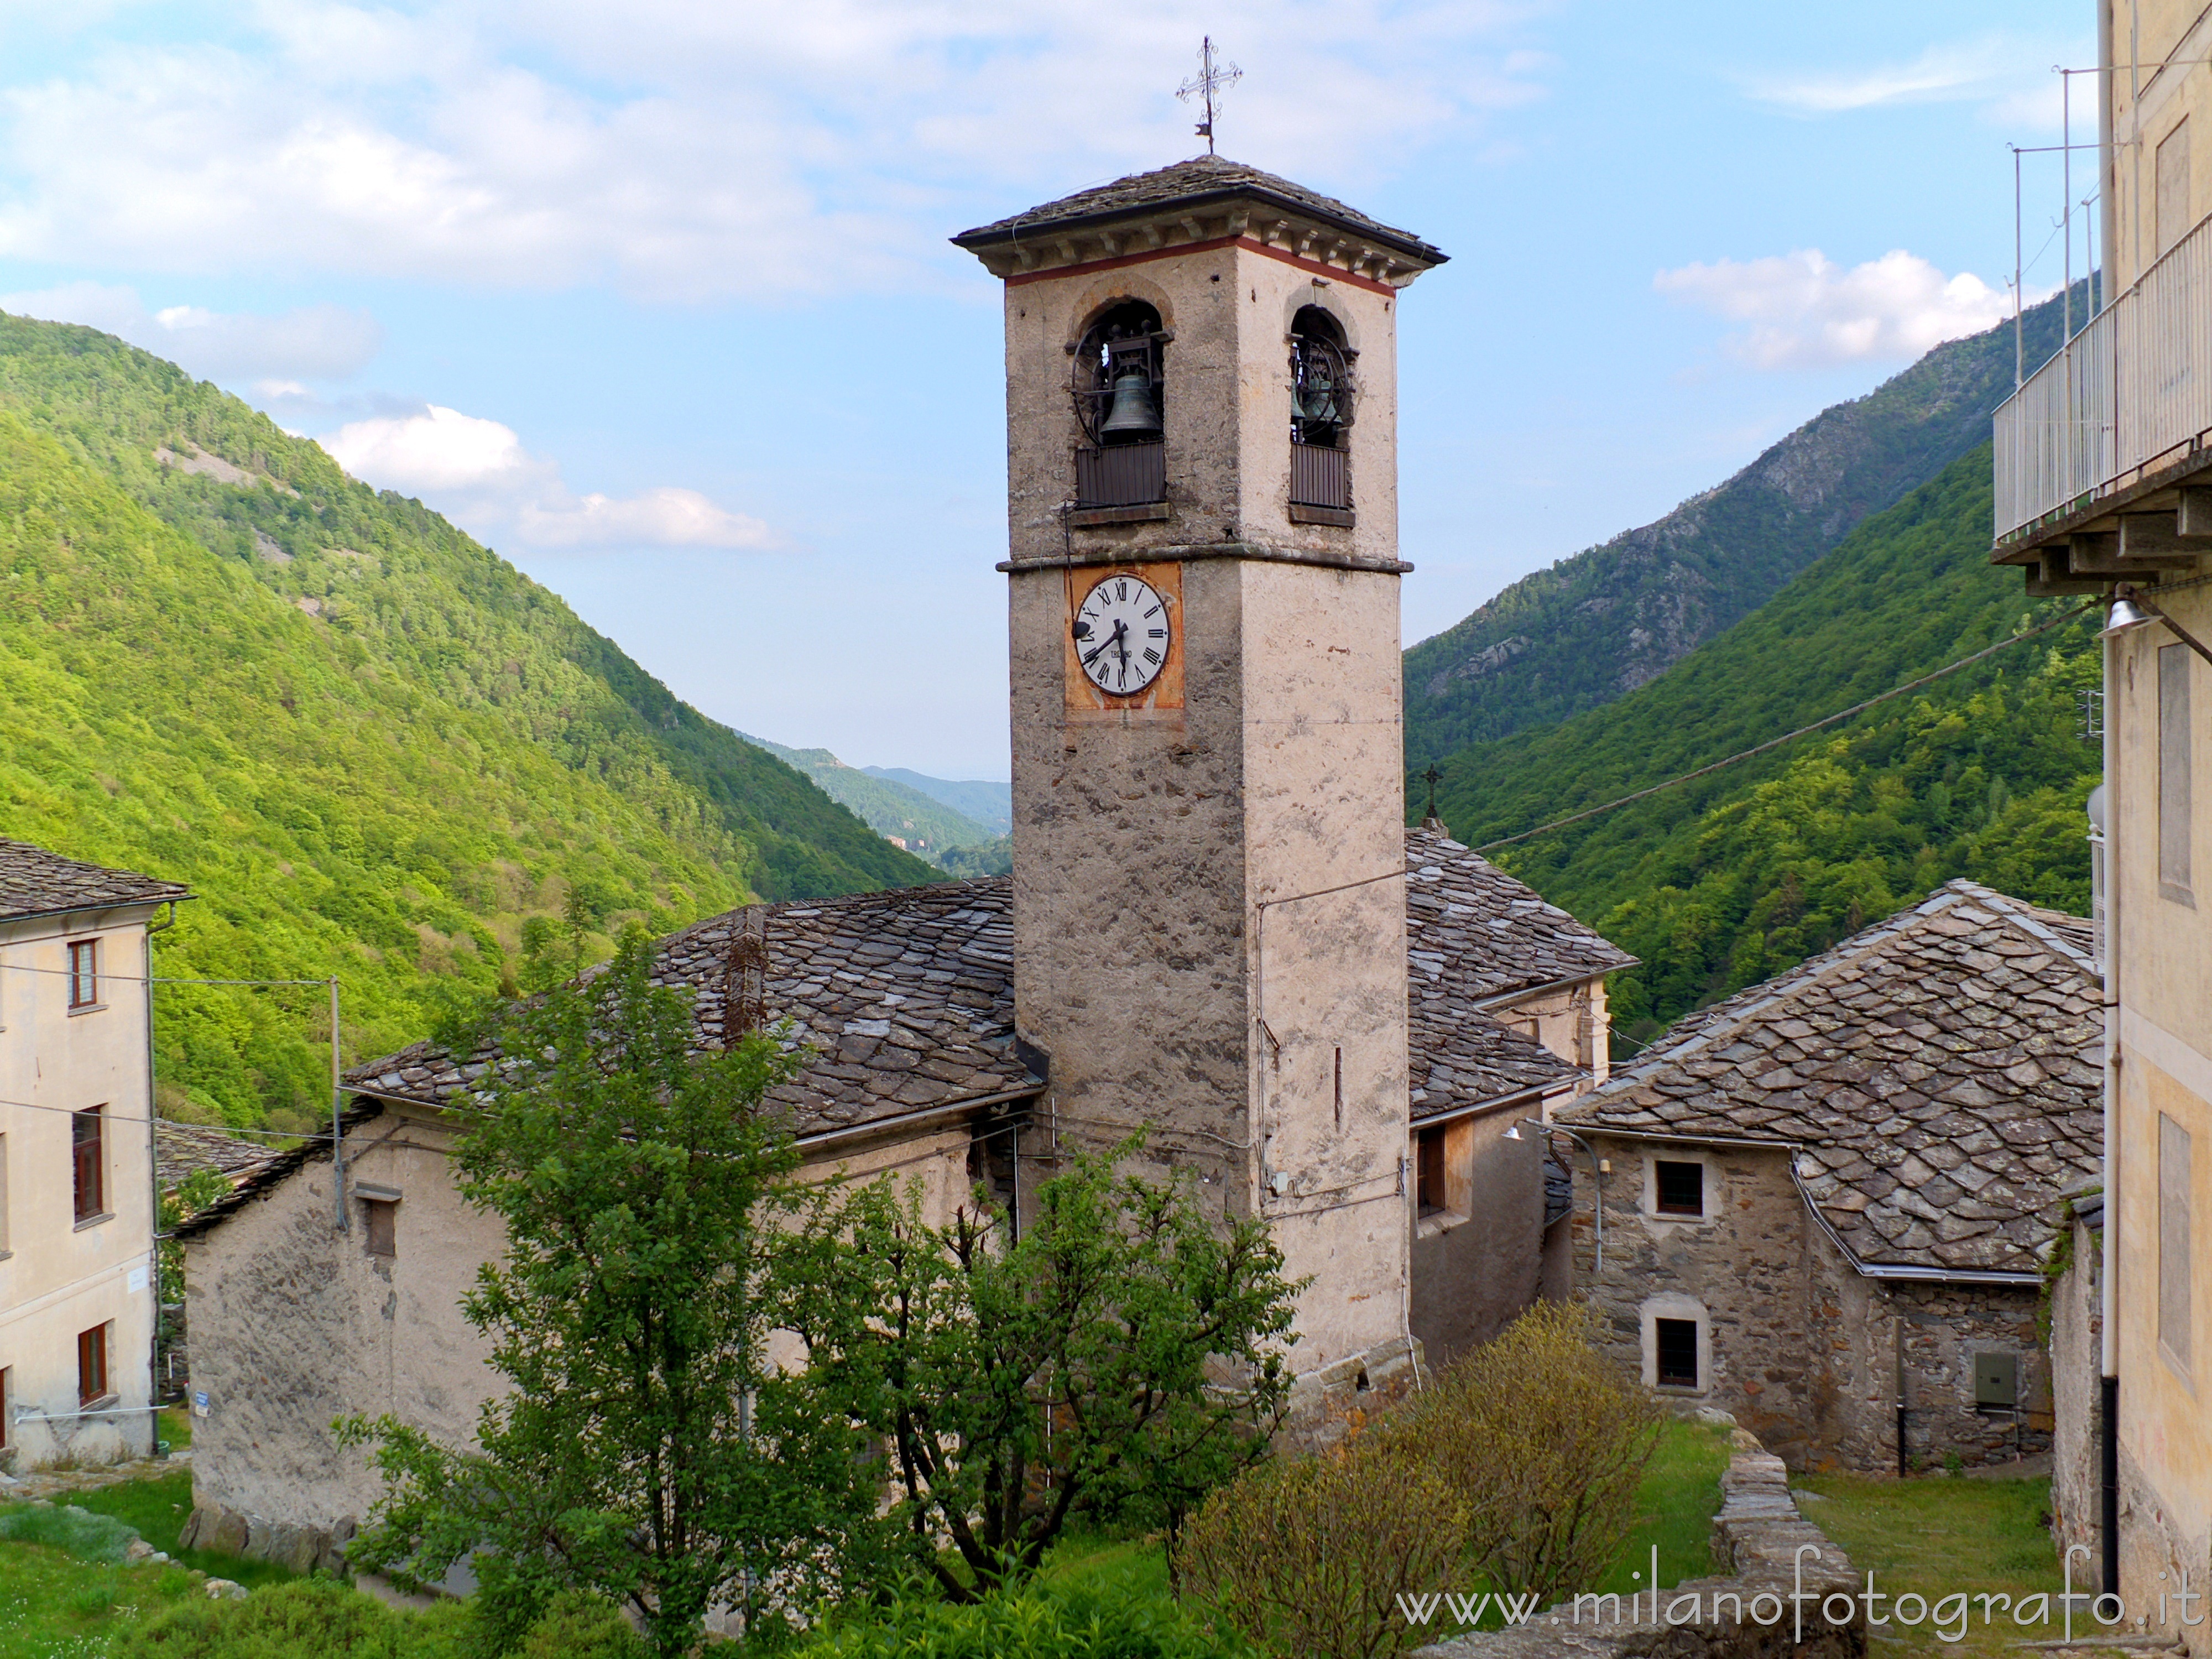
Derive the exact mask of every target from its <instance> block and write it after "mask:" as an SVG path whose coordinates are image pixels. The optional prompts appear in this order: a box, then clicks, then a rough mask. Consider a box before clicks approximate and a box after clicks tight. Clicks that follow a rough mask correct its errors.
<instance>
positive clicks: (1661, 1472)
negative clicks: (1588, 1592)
mask: <svg viewBox="0 0 2212 1659" xmlns="http://www.w3.org/2000/svg"><path fill="white" fill-rule="evenodd" d="M1728 1466H1729V1431H1727V1430H1726V1429H1717V1428H1714V1427H1713V1426H1712V1425H1710V1424H1705V1423H1695V1422H1686V1421H1676V1422H1670V1423H1668V1424H1667V1425H1665V1426H1664V1427H1663V1428H1662V1430H1661V1431H1660V1436H1659V1449H1658V1451H1657V1452H1656V1453H1655V1454H1654V1455H1653V1456H1652V1459H1651V1465H1650V1468H1647V1469H1645V1470H1644V1484H1643V1485H1642V1486H1638V1488H1637V1489H1636V1517H1637V1518H1636V1530H1635V1531H1633V1532H1632V1533H1630V1534H1628V1542H1627V1543H1626V1545H1624V1546H1623V1547H1622V1548H1621V1552H1620V1560H1619V1561H1618V1562H1617V1563H1615V1564H1614V1565H1613V1571H1611V1572H1609V1573H1607V1575H1606V1576H1605V1577H1604V1578H1603V1579H1601V1580H1600V1581H1599V1583H1598V1585H1597V1590H1598V1593H1599V1594H1600V1595H1603V1594H1605V1593H1606V1592H1607V1591H1613V1590H1617V1591H1619V1592H1620V1594H1621V1595H1623V1596H1626V1595H1628V1594H1629V1593H1630V1592H1631V1591H1632V1590H1642V1589H1650V1588H1651V1553H1652V1551H1654V1550H1655V1549H1656V1550H1657V1551H1658V1552H1659V1577H1658V1582H1659V1583H1660V1585H1661V1586H1662V1588H1663V1587H1665V1586H1667V1585H1669V1584H1679V1583H1681V1582H1682V1581H1683V1580H1684V1579H1686V1578H1702V1577H1705V1575H1706V1574H1708V1573H1710V1572H1711V1571H1713V1516H1716V1515H1717V1514H1719V1513H1720V1507H1721V1476H1722V1475H1723V1474H1726V1473H1727V1472H1728Z"/></svg>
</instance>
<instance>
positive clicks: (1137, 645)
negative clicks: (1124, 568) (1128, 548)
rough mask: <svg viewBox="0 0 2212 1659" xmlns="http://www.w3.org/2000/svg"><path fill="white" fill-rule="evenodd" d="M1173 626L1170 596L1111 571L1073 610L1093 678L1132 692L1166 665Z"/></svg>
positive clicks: (1118, 693)
mask: <svg viewBox="0 0 2212 1659" xmlns="http://www.w3.org/2000/svg"><path fill="white" fill-rule="evenodd" d="M1170 627H1171V624H1170V622H1169V621H1168V607H1167V601H1166V600H1164V599H1161V598H1160V596H1159V593H1158V591H1157V590H1155V589H1154V588H1153V586H1152V584H1151V583H1150V582H1147V581H1145V580H1141V579H1139V578H1138V577H1135V576H1109V577H1107V578H1106V580H1103V581H1102V582H1100V583H1099V584H1098V585H1097V586H1096V587H1094V588H1092V589H1091V592H1090V595H1089V597H1087V598H1086V599H1085V600H1084V601H1083V608H1082V609H1081V610H1079V611H1077V612H1076V613H1075V623H1074V632H1075V654H1076V657H1077V659H1078V660H1079V661H1080V662H1081V663H1082V665H1083V672H1084V674H1085V677H1086V678H1088V679H1089V680H1090V681H1091V684H1093V685H1095V686H1097V688H1098V689H1099V690H1101V691H1103V692H1105V693H1107V694H1108V695H1109V696H1115V697H1133V696H1137V695H1138V694H1139V692H1141V691H1142V690H1144V689H1145V688H1146V686H1148V685H1150V684H1152V682H1153V681H1154V680H1156V679H1158V678H1159V674H1160V670H1161V669H1163V668H1164V667H1166V666H1167V661H1168V645H1169V641H1170V638H1171V637H1172V636H1171V635H1170V631H1169V630H1170Z"/></svg>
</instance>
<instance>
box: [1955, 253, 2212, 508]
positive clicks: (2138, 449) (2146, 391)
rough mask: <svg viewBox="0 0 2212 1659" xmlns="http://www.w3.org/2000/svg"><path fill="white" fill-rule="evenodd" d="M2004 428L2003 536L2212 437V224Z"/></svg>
mask: <svg viewBox="0 0 2212 1659" xmlns="http://www.w3.org/2000/svg"><path fill="white" fill-rule="evenodd" d="M1995 425H1996V432H1995V437H1996V533H1997V534H1998V535H1999V536H2000V537H2003V536H2008V535H2010V534H2011V533H2012V532H2014V531H2015V530H2018V529H2020V528H2021V526H2024V525H2029V524H2033V522H2034V521H2035V520H2038V519H2041V518H2044V517H2045V516H2047V515H2048V514H2051V513H2056V512H2058V511H2059V510H2061V509H2062V508H2066V507H2073V506H2075V505H2076V504H2082V503H2086V502H2087V501H2093V500H2095V499H2096V498H2097V497H2099V496H2100V495H2106V494H2109V493H2110V492H2111V491H2112V490H2113V489H2117V488H2118V487H2120V486H2121V485H2123V484H2125V483H2129V482H2130V481H2131V480H2132V479H2133V478H2135V477H2137V476H2139V475H2140V474H2141V473H2142V471H2144V470H2145V469H2146V468H2148V467H2149V466H2150V465H2153V464H2154V463H2156V462H2159V461H2161V460H2164V459H2179V453H2177V452H2182V451H2185V450H2187V449H2189V448H2191V447H2197V446H2198V445H2200V444H2201V443H2202V442H2203V441H2204V440H2205V439H2206V438H2207V437H2208V436H2212V219H2208V220H2206V221H2205V222H2203V224H2200V225H2198V226H2197V228H2196V229H2194V230H2192V231H2191V232H2190V233H2189V234H2187V235H2186V236H2185V237H2183V238H2182V239H2181V240H2179V242H2176V243H2175V244H2174V245H2173V246H2172V247H2171V248H2169V249H2168V250H2167V251H2166V254H2165V256H2164V257H2163V258H2160V260H2159V261H2158V263H2157V264H2154V265H2153V266H2151V267H2150V269H2149V270H2146V271H2144V272H2143V274H2142V278H2141V279H2140V280H2139V281H2137V282H2136V284H2135V286H2134V287H2132V288H2130V289H2128V290H2127V292H2126V293H2124V294H2122V295H2119V296H2118V297H2117V298H2116V299H2115V300H2113V301H2112V304H2111V305H2109V306H2107V307H2106V308H2105V309H2104V310H2103V311H2102V312H2100V313H2098V315H2097V316H2096V318H2095V319H2093V320H2092V321H2091V322H2090V324H2089V325H2088V326H2087V327H2086V328H2084V329H2083V330H2082V331H2081V332H2080V333H2079V334H2077V335H2075V337H2073V339H2071V340H2069V342H2068V343H2066V345H2065V346H2064V347H2063V349H2061V350H2060V351H2059V353H2058V355H2057V356H2055V357H2053V358H2052V359H2051V361H2050V362H2047V363H2045V365H2044V366H2043V367H2042V368H2039V369H2038V370H2036V372H2035V373H2034V374H2032V375H2030V376H2029V377H2028V379H2027V384H2026V385H2024V386H2021V388H2020V390H2019V391H2017V392H2014V393H2013V395H2012V396H2011V397H2009V398H2007V399H2006V400H2005V401H2004V402H2003V403H2002V404H1999V405H1998V407H1997V412H1996V422H1995Z"/></svg>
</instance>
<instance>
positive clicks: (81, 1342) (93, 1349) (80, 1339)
mask: <svg viewBox="0 0 2212 1659" xmlns="http://www.w3.org/2000/svg"><path fill="white" fill-rule="evenodd" d="M106 1397H107V1327H106V1326H105V1325H94V1327H93V1328H91V1329H90V1330H88V1331H79V1332H78V1333H77V1334H76V1403H77V1404H78V1405H79V1406H80V1407H84V1406H89V1405H91V1404H92V1402H93V1401H95V1400H105V1399H106Z"/></svg>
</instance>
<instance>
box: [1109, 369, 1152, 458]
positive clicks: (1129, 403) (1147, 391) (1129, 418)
mask: <svg viewBox="0 0 2212 1659" xmlns="http://www.w3.org/2000/svg"><path fill="white" fill-rule="evenodd" d="M1098 435H1099V437H1100V438H1101V439H1103V441H1106V442H1108V443H1109V444H1127V443H1138V442H1144V441H1151V440H1153V439H1156V438H1158V436H1159V435H1160V412H1159V410H1158V408H1157V407H1155V406H1154V404H1153V403H1152V377H1151V376H1150V375H1148V374H1146V373H1145V372H1144V370H1142V369H1140V368H1131V369H1125V370H1123V371H1122V372H1121V374H1116V375H1115V377H1114V404H1113V407H1112V408H1110V409H1109V410H1107V411H1106V419H1105V420H1104V421H1103V422H1102V423H1101V424H1100V426H1099V428H1098Z"/></svg>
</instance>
